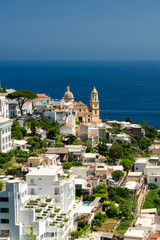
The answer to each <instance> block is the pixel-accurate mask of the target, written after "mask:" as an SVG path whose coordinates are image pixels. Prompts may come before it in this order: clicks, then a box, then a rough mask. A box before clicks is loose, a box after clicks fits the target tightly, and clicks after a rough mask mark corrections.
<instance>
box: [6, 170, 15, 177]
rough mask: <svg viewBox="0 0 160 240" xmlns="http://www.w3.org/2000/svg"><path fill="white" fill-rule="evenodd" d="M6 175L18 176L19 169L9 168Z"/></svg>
mask: <svg viewBox="0 0 160 240" xmlns="http://www.w3.org/2000/svg"><path fill="white" fill-rule="evenodd" d="M6 175H13V176H18V171H17V170H16V169H8V170H7V171H6Z"/></svg>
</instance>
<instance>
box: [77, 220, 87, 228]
mask: <svg viewBox="0 0 160 240" xmlns="http://www.w3.org/2000/svg"><path fill="white" fill-rule="evenodd" d="M87 224H88V222H87V221H79V222H78V227H79V228H84V227H85V226H86V225H87Z"/></svg>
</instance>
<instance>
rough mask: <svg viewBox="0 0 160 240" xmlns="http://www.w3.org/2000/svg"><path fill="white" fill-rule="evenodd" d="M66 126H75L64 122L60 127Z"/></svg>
mask: <svg viewBox="0 0 160 240" xmlns="http://www.w3.org/2000/svg"><path fill="white" fill-rule="evenodd" d="M64 126H66V127H69V128H73V126H72V125H70V124H68V123H63V124H62V125H61V126H60V128H62V127H64Z"/></svg>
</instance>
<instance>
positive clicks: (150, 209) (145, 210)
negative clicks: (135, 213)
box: [141, 208, 157, 214]
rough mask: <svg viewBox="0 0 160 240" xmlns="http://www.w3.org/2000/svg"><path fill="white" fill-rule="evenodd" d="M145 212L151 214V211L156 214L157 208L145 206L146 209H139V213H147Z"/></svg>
mask: <svg viewBox="0 0 160 240" xmlns="http://www.w3.org/2000/svg"><path fill="white" fill-rule="evenodd" d="M147 213H149V214H151V213H153V214H156V213H157V208H147V209H142V210H141V214H147Z"/></svg>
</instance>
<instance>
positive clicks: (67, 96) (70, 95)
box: [63, 86, 74, 102]
mask: <svg viewBox="0 0 160 240" xmlns="http://www.w3.org/2000/svg"><path fill="white" fill-rule="evenodd" d="M63 98H64V100H65V101H67V102H68V101H74V96H73V93H72V92H71V91H70V89H69V86H68V87H67V91H66V92H65V94H64V95H63Z"/></svg>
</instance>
